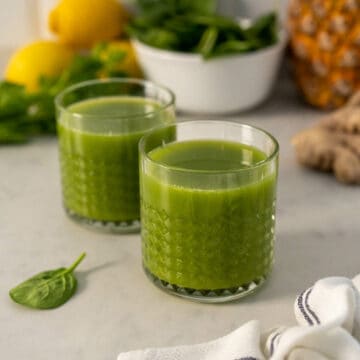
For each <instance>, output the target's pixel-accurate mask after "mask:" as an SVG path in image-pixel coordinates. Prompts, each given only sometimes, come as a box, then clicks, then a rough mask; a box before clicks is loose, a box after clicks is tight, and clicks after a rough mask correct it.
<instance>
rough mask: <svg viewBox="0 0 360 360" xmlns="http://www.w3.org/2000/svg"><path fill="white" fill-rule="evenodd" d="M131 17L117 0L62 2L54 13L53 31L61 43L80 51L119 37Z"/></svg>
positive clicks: (51, 15)
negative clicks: (75, 47)
mask: <svg viewBox="0 0 360 360" xmlns="http://www.w3.org/2000/svg"><path fill="white" fill-rule="evenodd" d="M127 17H128V15H127V12H126V11H125V10H124V8H123V7H122V5H121V4H120V3H119V2H118V1H116V0H61V1H60V2H59V4H58V5H57V6H56V7H55V8H54V9H53V10H52V11H51V12H50V15H49V27H50V30H51V31H52V32H53V33H55V34H56V35H58V37H59V40H60V41H61V42H62V43H64V44H68V45H73V46H77V47H85V48H87V47H91V46H92V45H94V44H95V43H96V42H99V41H104V40H111V39H114V38H115V37H117V36H119V35H120V34H121V33H122V31H123V28H124V24H125V22H126V19H127Z"/></svg>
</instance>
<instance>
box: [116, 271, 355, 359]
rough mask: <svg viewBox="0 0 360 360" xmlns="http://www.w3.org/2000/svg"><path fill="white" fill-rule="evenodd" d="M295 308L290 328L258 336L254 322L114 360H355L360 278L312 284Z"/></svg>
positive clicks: (257, 327) (276, 329)
mask: <svg viewBox="0 0 360 360" xmlns="http://www.w3.org/2000/svg"><path fill="white" fill-rule="evenodd" d="M294 308H295V317H296V320H297V322H298V325H297V326H294V327H290V328H286V327H280V328H275V329H272V330H270V331H268V332H264V333H261V329H260V323H259V322H258V321H255V320H254V321H250V322H248V323H246V324H245V325H243V326H241V327H240V328H238V329H237V330H235V331H233V332H232V333H230V334H228V335H226V336H224V337H222V338H219V339H216V340H213V341H210V342H207V343H203V344H197V345H186V346H178V347H170V348H160V349H146V350H138V351H131V352H127V353H121V354H119V356H118V360H150V359H151V360H265V359H269V360H360V274H359V275H358V276H357V277H355V278H354V279H353V280H350V279H348V278H344V277H329V278H325V279H321V280H319V281H317V282H316V283H315V284H314V286H312V287H310V288H309V289H307V290H305V291H303V292H302V293H301V294H300V295H299V296H298V297H297V299H296V301H295V304H294Z"/></svg>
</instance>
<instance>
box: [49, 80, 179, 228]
mask: <svg viewBox="0 0 360 360" xmlns="http://www.w3.org/2000/svg"><path fill="white" fill-rule="evenodd" d="M55 103H56V107H57V129H58V137H59V153H60V165H61V180H62V192H63V203H64V207H65V210H66V212H67V214H68V215H69V216H70V217H71V218H72V219H74V220H75V221H77V222H79V223H81V224H84V225H88V226H91V227H93V228H97V229H101V230H104V231H111V232H129V231H135V230H138V228H139V226H140V222H139V219H140V202H139V162H138V155H139V153H138V142H139V139H140V138H141V136H143V135H144V134H145V133H146V132H147V131H149V130H150V129H153V128H155V127H157V126H160V125H164V124H171V123H173V122H174V121H175V115H174V96H173V94H172V93H171V92H170V91H169V90H167V89H165V88H163V87H160V86H157V85H155V84H152V83H150V82H147V81H142V80H135V79H108V80H92V81H87V82H83V83H80V84H77V85H74V86H72V87H69V88H68V89H66V90H65V91H64V92H62V93H61V94H60V95H58V96H57V98H56V100H55Z"/></svg>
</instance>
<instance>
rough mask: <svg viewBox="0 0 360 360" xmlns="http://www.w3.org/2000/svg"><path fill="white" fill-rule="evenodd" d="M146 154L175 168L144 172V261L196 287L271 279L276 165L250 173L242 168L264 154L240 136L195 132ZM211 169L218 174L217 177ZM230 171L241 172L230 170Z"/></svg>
mask: <svg viewBox="0 0 360 360" xmlns="http://www.w3.org/2000/svg"><path fill="white" fill-rule="evenodd" d="M148 156H149V158H150V159H152V160H154V161H156V162H157V163H160V164H163V165H166V166H170V167H172V169H174V173H175V174H174V175H172V177H169V176H168V177H164V176H163V177H161V176H157V175H156V174H155V175H154V174H152V173H151V171H149V172H148V173H145V172H144V171H142V172H141V174H140V176H141V203H142V205H141V220H142V250H143V262H144V266H145V269H146V270H147V271H148V272H150V273H151V274H152V275H154V276H155V277H156V278H158V279H160V280H162V281H165V282H167V283H170V284H172V285H176V286H179V287H183V288H189V289H196V290H220V289H232V288H237V287H239V286H246V284H250V283H251V282H261V281H262V280H263V279H265V278H266V276H267V275H268V273H269V272H270V270H271V267H272V263H273V241H274V221H275V220H274V219H275V189H276V171H273V172H269V173H268V174H267V175H266V174H265V172H264V174H265V175H264V174H263V176H259V174H260V173H261V170H260V169H259V170H258V173H257V176H255V177H254V179H253V180H251V179H250V180H249V179H248V178H246V176H247V175H244V174H242V173H241V170H240V171H239V169H244V170H245V171H246V169H249V168H251V167H254V165H256V164H261V163H263V162H264V161H265V159H266V158H267V157H266V155H265V154H264V153H263V152H261V151H260V150H258V149H256V148H254V147H250V146H246V145H242V144H240V143H235V142H230V141H220V140H219V141H218V140H214V141H212V140H209V141H208V140H191V141H183V142H174V143H170V144H168V145H165V146H163V147H158V148H155V149H154V150H152V151H150V152H149V154H148ZM176 169H178V170H179V169H180V173H179V174H178V175H177V174H176ZM186 169H188V170H189V174H188V175H186ZM194 170H195V171H194ZM184 171H185V174H181V172H182V173H184ZM212 171H213V172H214V178H217V179H220V180H216V181H211V178H212V175H211V172H212ZM231 171H234V172H235V173H236V172H238V175H236V174H235V175H234V176H235V177H234V176H233V177H231V178H230V177H229V178H228V177H227V173H228V172H231ZM205 172H206V173H207V175H206V177H204V176H203V173H205ZM255 172H256V171H255ZM237 176H238V177H237ZM206 179H208V181H207V180H206ZM234 179H235V180H234ZM237 179H238V180H237Z"/></svg>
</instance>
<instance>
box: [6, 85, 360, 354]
mask: <svg viewBox="0 0 360 360" xmlns="http://www.w3.org/2000/svg"><path fill="white" fill-rule="evenodd" d="M319 116H321V114H320V113H319V112H317V111H315V110H313V109H310V108H308V107H307V106H306V105H304V104H303V103H301V102H300V100H299V99H298V98H297V96H296V94H295V91H294V89H293V86H292V84H291V83H290V82H289V80H287V79H286V78H281V80H279V81H278V84H277V86H276V90H275V91H274V94H273V95H272V96H271V98H270V99H269V100H268V101H267V102H266V103H265V104H263V105H262V106H261V107H259V108H258V109H255V110H253V111H251V112H246V113H242V114H239V115H237V116H232V117H229V118H228V119H229V120H235V121H239V122H244V123H248V124H253V125H256V126H260V127H262V128H264V129H266V130H268V131H270V132H271V133H272V134H273V135H275V137H276V138H277V139H278V140H279V142H280V146H281V152H280V158H281V160H280V178H279V187H278V207H277V229H276V233H277V242H276V254H275V256H276V263H275V267H274V271H273V273H272V276H271V277H270V279H269V281H268V282H267V283H266V285H265V286H264V287H263V288H262V289H260V290H259V291H258V292H257V293H256V294H254V295H252V296H249V297H247V298H244V299H242V300H240V301H237V302H234V303H229V304H223V305H204V304H198V303H193V302H190V301H186V300H182V299H179V298H177V297H174V296H170V295H167V294H165V293H163V292H161V291H160V290H159V289H157V288H155V287H154V286H153V285H152V284H151V283H150V282H149V281H148V279H147V278H146V277H145V275H144V274H143V272H142V268H141V253H140V236H139V235H137V234H135V235H122V236H119V235H106V234H100V233H95V232H91V231H89V230H87V229H84V228H82V227H80V226H79V225H77V224H74V223H73V222H71V221H70V220H69V219H68V218H67V217H66V216H65V214H64V212H63V209H62V206H61V192H60V183H59V169H58V158H57V143H56V139H54V138H43V139H37V140H34V141H33V142H31V143H30V144H28V145H24V146H6V147H1V148H0V243H1V248H0V249H1V250H0V353H1V358H3V359H11V360H12V359H17V360H25V359H26V360H32V359H34V360H48V359H66V360H73V359H74V360H75V359H77V360H81V359H84V360H85V359H86V360H99V359H109V360H110V359H116V356H117V354H118V353H119V352H120V351H127V350H130V349H136V348H143V347H149V346H170V345H177V344H185V343H196V342H202V341H207V340H210V339H213V338H215V337H219V336H221V335H224V334H226V333H228V332H230V331H232V330H233V329H235V328H236V327H238V326H240V325H241V324H243V323H244V322H246V321H248V320H251V319H259V320H260V321H261V323H262V325H263V327H264V328H265V329H266V328H269V327H272V326H275V325H278V324H284V325H287V324H294V323H295V320H294V316H293V312H292V308H293V301H294V298H295V296H296V294H297V293H298V292H299V291H301V290H302V289H304V288H305V287H308V286H309V285H311V284H312V283H313V282H314V281H315V280H317V279H318V278H321V277H324V276H330V275H342V276H348V277H352V276H354V275H355V274H357V273H358V272H360V261H359V253H360V251H359V250H360V236H359V235H360V221H359V213H360V196H359V195H360V189H359V188H358V187H357V188H356V187H349V186H344V185H340V184H338V183H337V182H336V181H335V180H334V178H333V177H332V176H330V175H327V174H319V173H315V172H312V171H309V170H306V169H303V168H301V167H299V166H298V165H297V163H296V162H295V158H294V153H293V150H292V148H291V145H290V138H291V136H292V135H293V134H294V133H295V132H296V131H298V130H300V129H302V128H304V127H306V126H308V125H309V124H311V123H312V122H313V121H314V120H316V119H317V118H318V117H319ZM179 118H180V119H181V120H190V119H191V117H189V116H180V117H179ZM82 251H86V252H87V257H86V259H85V260H84V262H83V263H82V264H81V266H80V267H79V269H78V271H77V275H78V279H79V288H78V292H77V293H76V295H75V296H74V297H73V298H72V299H71V300H70V301H69V302H68V303H66V304H65V305H64V306H62V307H60V308H58V309H56V310H51V311H32V310H29V309H26V308H23V307H21V306H19V305H17V304H15V303H13V302H12V301H11V300H10V298H9V296H8V290H9V289H10V288H11V287H13V286H14V285H16V284H17V283H19V282H20V281H23V280H24V279H26V278H28V277H29V276H30V275H33V274H35V273H37V272H39V271H42V270H46V269H52V268H56V267H60V266H66V265H69V264H70V263H71V262H72V261H73V260H75V258H76V257H77V256H78V255H79V254H80V253H81V252H82Z"/></svg>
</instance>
